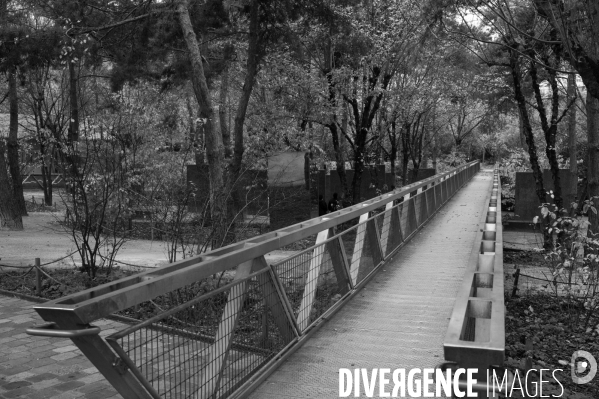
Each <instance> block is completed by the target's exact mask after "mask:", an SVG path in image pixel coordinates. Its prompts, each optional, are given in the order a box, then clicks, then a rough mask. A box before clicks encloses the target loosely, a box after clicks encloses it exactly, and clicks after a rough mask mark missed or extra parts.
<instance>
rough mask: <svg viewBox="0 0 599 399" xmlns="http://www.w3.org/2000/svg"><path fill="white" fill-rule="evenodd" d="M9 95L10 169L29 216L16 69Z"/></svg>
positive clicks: (24, 212) (15, 191) (22, 207)
mask: <svg viewBox="0 0 599 399" xmlns="http://www.w3.org/2000/svg"><path fill="white" fill-rule="evenodd" d="M8 96H9V101H10V105H9V107H10V122H9V129H8V140H7V152H6V155H7V158H8V169H9V170H10V175H11V178H12V189H13V195H14V200H15V202H16V203H17V206H18V208H19V209H20V212H21V215H23V216H27V207H26V206H25V197H23V179H22V178H21V167H20V165H19V138H18V134H19V98H18V95H17V76H16V71H15V70H14V69H11V70H9V72H8Z"/></svg>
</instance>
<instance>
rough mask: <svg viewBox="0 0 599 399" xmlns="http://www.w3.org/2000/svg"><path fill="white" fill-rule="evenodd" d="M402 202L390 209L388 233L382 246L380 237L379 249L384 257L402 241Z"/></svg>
mask: <svg viewBox="0 0 599 399" xmlns="http://www.w3.org/2000/svg"><path fill="white" fill-rule="evenodd" d="M402 208H403V204H399V205H397V206H395V207H393V208H392V209H391V210H390V213H391V215H390V221H389V227H388V231H389V235H388V238H387V242H386V246H383V240H382V239H381V249H382V250H383V254H384V256H385V257H387V256H389V255H390V254H391V253H392V252H393V251H395V250H396V249H397V247H399V246H400V245H401V243H402V242H403V241H404V239H403V230H402V228H401V219H400V218H401V210H402Z"/></svg>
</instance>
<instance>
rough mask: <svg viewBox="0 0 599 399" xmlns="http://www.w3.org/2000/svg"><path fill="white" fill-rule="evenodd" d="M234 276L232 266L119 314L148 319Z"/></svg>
mask: <svg viewBox="0 0 599 399" xmlns="http://www.w3.org/2000/svg"><path fill="white" fill-rule="evenodd" d="M234 276H235V268H234V267H231V268H229V269H227V270H224V271H222V272H220V273H217V274H214V275H211V276H208V277H206V278H203V279H201V280H198V281H195V282H193V283H191V284H189V285H186V286H184V287H181V288H179V289H176V290H174V291H171V292H168V293H166V294H164V295H160V296H158V297H156V298H153V299H152V300H149V301H145V302H142V303H140V304H138V305H135V306H133V307H130V308H127V309H123V310H121V311H119V312H118V313H117V314H118V315H121V316H126V317H130V318H133V319H136V320H146V319H149V318H151V317H154V316H156V315H159V314H161V313H163V312H166V311H168V310H170V309H173V308H175V307H177V306H180V305H182V304H184V303H187V302H189V301H191V300H193V299H195V298H197V297H199V296H201V295H204V294H208V293H210V292H212V291H214V290H217V289H219V287H223V286H225V285H227V284H229V283H230V282H232V281H233V279H234Z"/></svg>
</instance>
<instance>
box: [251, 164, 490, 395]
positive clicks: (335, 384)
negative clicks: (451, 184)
mask: <svg viewBox="0 0 599 399" xmlns="http://www.w3.org/2000/svg"><path fill="white" fill-rule="evenodd" d="M491 183H492V173H491V171H490V170H488V171H481V172H480V173H479V174H478V175H476V176H475V177H474V178H473V179H472V180H471V181H470V182H468V183H467V184H466V185H465V186H464V187H463V188H462V189H461V190H460V191H458V192H457V193H456V195H455V196H454V197H453V198H452V199H451V200H450V201H449V202H448V203H447V204H446V205H445V207H443V208H441V210H440V212H439V213H438V214H437V215H435V217H433V219H432V220H431V221H430V222H429V223H428V225H427V226H425V228H424V229H423V230H421V232H420V233H419V234H418V235H417V236H416V237H414V238H413V239H412V240H411V241H410V242H409V243H408V244H407V245H406V246H405V247H404V248H403V249H401V250H400V251H399V253H398V254H397V255H396V256H395V258H394V259H393V260H392V261H390V263H388V264H387V265H386V266H385V267H383V269H382V270H381V271H380V272H379V274H378V275H377V276H375V278H374V279H373V280H371V281H370V282H369V283H368V285H367V286H366V287H365V288H364V290H363V291H362V292H360V293H359V294H358V296H357V297H356V298H354V299H353V300H351V301H350V302H349V303H347V304H346V305H345V306H344V307H343V309H341V310H340V311H339V312H338V313H337V314H336V315H335V316H334V317H333V318H332V319H331V320H330V321H329V322H328V323H326V324H325V325H324V326H323V327H322V328H321V329H320V330H319V331H318V332H316V334H314V336H312V338H310V340H309V341H308V342H307V343H306V344H305V345H304V346H303V347H302V348H300V349H299V350H298V351H297V352H296V353H294V354H293V355H292V356H291V357H290V358H289V359H288V360H287V361H286V362H285V363H284V364H283V365H282V366H281V367H280V368H279V369H278V370H276V371H275V372H274V373H273V374H272V375H271V376H270V377H268V379H266V381H265V382H264V383H263V384H262V385H261V386H260V387H259V388H258V389H257V390H256V391H255V392H254V393H253V395H252V396H251V398H253V399H270V398H272V399H275V398H277V399H278V398H319V399H320V398H338V397H339V368H349V369H355V368H366V369H372V368H389V369H391V370H394V369H398V368H405V369H406V370H409V369H411V368H425V367H435V366H436V365H438V364H439V363H441V362H442V361H443V339H444V338H445V332H446V330H447V325H448V322H449V318H450V316H451V312H452V309H453V305H454V300H455V296H456V294H457V291H458V289H459V287H460V285H461V283H462V277H463V275H464V272H465V270H466V262H467V259H468V256H469V255H470V252H471V251H472V246H473V245H474V239H475V236H476V232H477V230H478V228H479V221H480V217H481V213H482V212H483V209H484V203H483V201H484V199H485V196H486V194H487V192H488V190H489V186H490V184H491ZM406 372H407V371H406ZM391 387H392V385H391ZM389 391H390V390H389ZM361 393H362V394H364V392H363V390H362V392H361ZM351 397H354V396H353V392H352V395H351ZM375 397H378V384H377V386H376V390H375Z"/></svg>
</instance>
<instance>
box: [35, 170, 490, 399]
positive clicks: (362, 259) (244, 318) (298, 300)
mask: <svg viewBox="0 0 599 399" xmlns="http://www.w3.org/2000/svg"><path fill="white" fill-rule="evenodd" d="M479 169H480V164H479V163H478V162H477V161H475V162H471V163H469V164H466V165H462V166H460V167H458V168H455V169H453V170H451V171H448V172H445V173H440V174H437V175H435V176H432V177H430V178H427V179H425V180H423V181H420V182H417V183H414V184H411V185H409V186H406V187H403V188H401V189H397V190H394V191H393V192H391V193H387V194H384V195H381V196H379V197H376V198H373V199H371V200H368V201H365V202H362V203H360V204H356V205H354V206H351V207H349V208H346V209H342V210H340V211H337V212H334V213H331V214H327V215H325V216H322V217H318V218H314V219H311V220H308V221H305V222H302V223H298V224H296V225H293V226H289V227H286V228H283V229H280V230H277V231H274V232H271V233H267V234H264V235H261V236H258V237H254V238H251V239H249V240H245V241H243V242H239V243H235V244H231V245H229V246H227V247H223V248H219V249H216V250H213V251H210V252H207V253H205V254H202V255H200V256H197V257H194V258H191V259H186V260H183V261H180V262H176V263H173V264H170V265H167V266H163V267H159V268H157V269H153V270H148V271H145V272H141V273H138V274H136V275H134V276H130V277H127V278H124V279H121V280H118V281H115V282H112V283H108V284H104V285H101V286H98V287H95V288H92V289H89V290H86V291H83V292H80V293H76V294H72V295H69V296H66V297H64V298H60V299H57V300H53V301H49V302H46V303H44V304H40V305H37V306H35V310H36V311H37V312H38V313H39V315H40V316H41V317H42V318H43V319H44V320H45V321H49V322H53V323H54V324H53V326H54V327H55V328H57V329H60V330H61V331H79V330H80V329H81V327H82V326H88V325H89V323H91V322H92V321H94V320H98V319H100V318H103V317H106V316H108V315H110V314H112V313H114V312H117V311H120V310H124V309H129V308H132V307H134V306H136V305H138V304H140V303H143V302H145V303H147V304H151V305H153V306H155V309H156V311H155V314H153V315H152V316H151V317H149V318H147V319H146V320H144V321H140V322H139V323H136V324H134V325H131V326H128V327H125V328H123V329H121V331H118V332H116V333H114V334H112V335H110V336H108V337H105V338H104V337H101V336H99V335H89V334H90V332H87V331H86V334H75V335H71V336H70V337H71V339H72V340H73V343H74V344H75V345H76V346H77V347H78V348H79V349H80V350H81V351H82V352H83V353H84V354H85V355H86V356H87V357H88V358H89V359H90V360H91V361H92V363H93V364H94V366H96V367H97V368H98V370H99V371H100V372H101V373H102V374H103V375H104V376H105V377H106V379H107V380H108V381H109V382H110V383H111V384H112V385H113V386H114V387H115V388H116V389H117V391H118V392H119V393H120V394H121V395H122V396H123V397H126V398H140V399H141V398H144V399H145V398H149V397H154V398H156V397H159V396H161V395H162V394H163V393H164V394H166V393H165V392H166V391H165V389H167V388H165V386H167V385H168V386H171V384H173V386H172V387H171V388H172V389H174V390H177V389H194V390H195V392H194V393H193V395H192V396H194V397H199V398H204V397H205V398H208V397H210V398H212V397H215V398H216V397H218V398H222V397H226V396H229V395H230V394H233V393H234V396H236V397H238V396H243V395H244V392H249V391H250V390H251V389H252V388H253V387H255V386H256V384H257V383H258V382H259V381H261V379H262V378H264V376H265V375H266V373H268V372H269V371H270V370H272V369H273V368H274V367H275V366H276V364H278V362H281V361H282V359H284V358H285V357H286V356H288V355H289V354H290V353H291V352H293V351H294V350H297V348H298V347H299V346H300V345H302V344H303V342H305V341H306V340H307V339H309V337H310V336H311V335H312V334H313V333H314V331H315V330H316V329H317V328H318V327H319V326H320V325H322V323H323V322H324V321H325V320H327V319H328V318H329V317H330V316H331V315H332V314H334V313H335V312H336V311H337V310H339V309H340V308H341V307H342V306H343V305H344V304H345V303H347V301H348V300H349V299H350V298H351V297H352V296H354V295H355V294H356V293H357V292H359V290H360V289H361V288H362V287H363V286H364V285H365V284H366V283H367V282H368V281H369V280H370V279H371V278H372V276H374V274H375V273H376V271H377V270H378V269H379V268H380V267H381V265H383V264H384V263H385V262H386V261H387V260H388V259H390V258H391V257H392V256H393V255H394V254H395V253H396V252H397V251H398V250H399V248H401V247H402V246H403V245H404V244H405V243H406V242H407V241H408V240H409V239H410V238H411V237H413V236H414V235H415V234H416V232H417V231H419V230H420V229H421V228H422V227H423V226H424V224H425V223H426V222H427V221H428V220H430V218H431V217H432V216H433V215H434V214H435V213H436V212H437V211H438V210H439V209H440V208H441V206H442V205H443V204H444V203H446V202H447V201H448V200H449V199H450V198H451V197H452V196H453V195H454V194H455V193H456V192H457V191H458V190H459V189H460V188H461V187H462V186H463V185H464V184H465V183H466V182H468V181H469V180H470V178H472V176H474V174H476V173H477V172H478V170H479ZM374 211H376V212H374ZM358 219H359V220H358ZM352 220H353V221H355V220H358V223H357V225H354V226H352V227H350V228H348V229H344V230H341V229H340V231H339V232H338V234H335V233H334V229H333V228H334V227H336V226H339V225H341V224H342V223H345V222H347V221H352ZM316 234H317V239H316V243H315V244H314V245H313V246H312V247H310V248H307V249H306V250H303V251H300V252H299V253H295V254H294V255H293V256H290V257H289V258H287V259H285V260H283V261H281V262H277V263H274V264H272V265H269V264H267V262H266V260H265V258H264V255H265V254H267V253H268V252H270V251H272V250H275V249H278V248H281V247H283V246H285V245H288V244H291V243H293V242H296V241H298V240H301V239H304V238H306V237H309V236H313V235H316ZM225 271H232V272H228V273H229V275H228V276H227V281H225V282H226V284H224V285H223V286H222V287H220V288H211V291H210V292H208V293H204V292H203V291H202V292H197V291H193V295H191V296H189V297H184V298H182V299H181V300H179V299H178V300H177V301H173V300H172V299H169V298H172V297H176V296H177V295H178V294H179V291H178V290H179V289H181V288H183V287H186V286H187V287H188V286H189V285H190V284H192V283H195V282H198V281H202V280H203V279H204V278H206V277H209V276H213V275H216V274H217V273H221V272H225ZM231 278H232V280H230V279H231ZM323 293H324V294H323ZM323 295H325V296H323ZM327 295H328V296H327ZM157 298H158V299H160V300H164V301H166V302H165V303H166V304H167V305H168V306H166V307H161V305H160V304H159V303H156V302H154V301H157V300H158V299H157ZM169 301H170V302H169ZM33 332H37V331H33ZM41 332H42V333H44V334H45V335H48V334H47V331H41ZM181 353H183V355H181ZM229 356H233V358H235V359H236V360H235V363H236V364H238V365H242V366H243V367H241V369H240V370H233V371H232V370H230V369H229V367H233V366H231V365H230V362H228V360H227V359H228V357H229ZM239 359H243V361H240V360H239ZM173 374H176V375H177V377H176V378H175V380H174V381H169V380H168V379H169V378H170V377H169V376H171V375H173ZM186 379H190V381H191V380H193V386H194V388H189V386H187V383H183V382H182V381H186ZM171 388H168V389H169V392H170V389H171ZM169 395H170V393H169Z"/></svg>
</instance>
